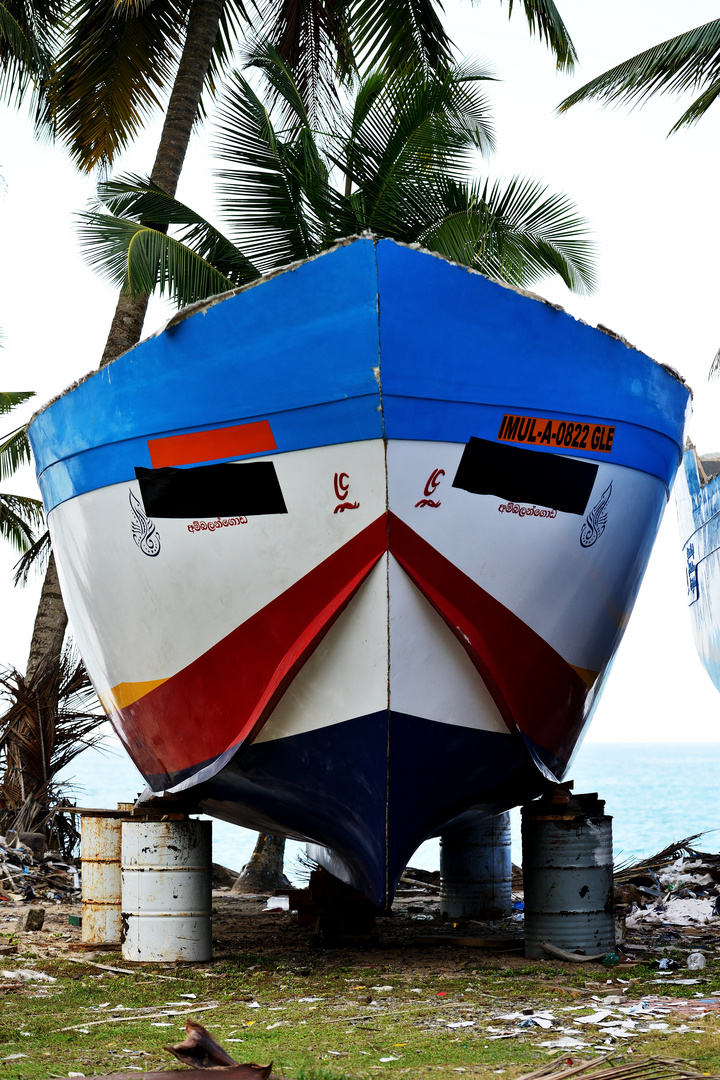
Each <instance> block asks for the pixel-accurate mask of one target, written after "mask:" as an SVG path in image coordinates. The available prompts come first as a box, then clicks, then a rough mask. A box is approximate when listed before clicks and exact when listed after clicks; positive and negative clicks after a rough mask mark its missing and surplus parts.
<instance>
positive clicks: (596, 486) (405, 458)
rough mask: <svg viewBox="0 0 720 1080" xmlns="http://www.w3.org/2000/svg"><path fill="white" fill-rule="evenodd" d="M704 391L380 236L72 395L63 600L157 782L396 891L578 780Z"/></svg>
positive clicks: (59, 447) (64, 483)
mask: <svg viewBox="0 0 720 1080" xmlns="http://www.w3.org/2000/svg"><path fill="white" fill-rule="evenodd" d="M274 311H281V312H284V313H285V318H286V320H287V323H288V326H287V327H279V326H277V325H275V323H274V322H273V320H272V319H269V318H268V315H269V313H272V312H274ZM289 341H290V342H291V343H292V345H293V348H292V349H290V348H289V347H288V342H289ZM199 363H201V364H202V373H203V375H202V378H200V379H199V378H198V376H199V372H198V364H199ZM638 388H640V390H641V391H642V392H639V389H638ZM687 399H688V394H687V391H686V389H685V387H684V386H683V385H682V384H681V383H680V382H679V381H678V380H677V379H676V378H674V377H673V376H672V375H671V374H669V373H668V372H667V371H665V370H663V369H662V368H660V367H659V366H658V365H655V364H653V362H652V361H650V360H649V359H648V358H647V357H644V356H643V355H642V354H640V353H638V352H636V351H635V350H632V349H630V348H628V347H627V346H626V344H625V343H624V342H621V341H618V340H617V339H615V338H612V337H610V336H608V335H606V334H603V333H601V332H600V331H596V330H592V329H591V328H589V327H586V326H584V325H583V324H579V323H577V322H575V321H574V320H572V319H569V318H568V316H566V315H564V314H563V313H560V312H558V311H557V310H556V309H555V308H553V307H551V306H550V305H546V304H544V303H542V302H540V301H538V300H537V299H535V298H531V297H529V296H526V295H522V294H519V293H517V292H515V291H513V290H509V289H506V288H504V287H502V286H499V285H496V284H493V283H491V282H488V281H487V280H486V279H484V278H482V277H481V276H480V275H477V274H474V273H471V272H469V271H467V270H465V269H463V268H459V267H456V266H453V265H452V264H449V263H447V262H445V261H444V260H439V259H437V258H435V257H433V256H430V255H428V254H426V253H422V252H418V251H412V250H409V249H406V248H402V247H401V246H399V245H395V244H391V243H390V242H387V241H381V242H374V241H372V240H361V241H357V242H355V243H353V244H349V245H347V246H343V247H341V248H339V249H336V250H335V251H333V252H331V253H329V254H328V255H326V256H323V257H321V258H319V259H317V260H313V261H311V262H308V263H305V264H300V265H299V266H298V267H297V268H296V269H294V270H291V271H289V272H287V273H286V274H283V275H279V276H278V277H276V278H274V279H272V280H270V281H268V282H266V283H264V284H263V285H261V286H258V287H257V288H254V289H248V290H245V291H243V292H241V293H240V294H238V295H236V296H233V297H231V298H229V299H227V300H225V301H224V302H222V303H218V304H216V305H214V306H208V307H206V308H204V309H203V312H202V314H200V313H199V314H197V315H195V316H193V317H186V318H185V319H184V320H183V321H182V322H180V323H179V325H177V326H175V327H173V328H171V329H170V330H168V331H166V332H165V334H163V335H161V336H160V337H158V338H156V339H152V340H150V341H148V342H145V343H143V344H142V345H141V346H139V347H138V348H137V349H136V350H134V351H133V352H131V353H129V354H126V355H125V356H124V357H122V358H120V360H118V361H116V362H115V364H113V365H112V366H111V368H110V369H105V370H103V371H102V372H98V373H96V374H95V375H93V376H92V377H91V378H89V379H88V380H86V381H85V382H84V383H82V384H80V385H79V386H78V387H76V388H75V389H73V390H72V391H71V392H69V393H68V394H66V395H65V396H64V397H63V398H61V399H59V400H58V401H57V402H56V403H54V404H52V405H51V406H50V407H49V408H48V409H46V410H45V411H44V412H42V413H41V414H39V416H38V418H37V419H36V420H35V422H34V424H33V427H32V429H31V438H32V439H33V444H34V448H35V452H36V457H37V460H38V467H39V479H40V483H41V488H42V490H43V496H44V498H45V501H46V506H47V508H48V519H49V523H50V529H51V533H52V538H53V546H54V549H55V551H56V554H57V559H58V569H59V573H60V578H61V584H62V588H63V595H64V596H65V598H66V604H67V607H68V612H69V614H70V618H71V623H72V626H73V632H74V634H75V636H76V638H77V640H78V644H79V646H80V649H81V652H82V655H83V657H84V659H85V662H86V665H87V667H88V670H89V672H90V674H91V677H92V678H93V681H94V684H95V687H96V689H97V691H98V694H99V696H100V699H101V701H102V702H103V705H104V706H105V708H106V710H107V712H108V715H109V716H110V718H111V720H112V722H113V724H114V726H115V728H116V730H117V731H118V734H119V735H120V738H121V739H122V740H123V742H124V744H125V746H126V748H127V750H128V753H129V754H130V755H131V757H132V758H133V760H134V761H135V763H136V764H137V766H138V768H139V769H140V771H141V772H142V773H143V775H144V776H145V777H146V778H147V780H148V784H149V786H150V788H151V789H152V790H153V791H155V792H161V791H168V790H170V791H183V790H192V794H193V797H195V798H197V799H198V800H199V802H200V804H201V805H202V806H203V807H204V808H205V809H207V810H208V812H211V813H213V814H215V815H216V816H218V817H222V818H225V819H227V820H230V821H236V822H238V823H241V824H246V825H250V826H256V827H258V828H267V829H272V830H276V831H280V832H284V833H287V834H289V835H295V836H300V837H303V838H307V839H309V840H311V841H313V842H315V843H316V844H317V845H320V846H322V847H323V848H324V849H328V854H327V855H326V861H327V862H328V863H329V864H331V865H332V867H333V869H335V870H336V871H337V872H339V873H340V874H341V875H342V876H343V877H344V878H345V879H346V880H348V881H350V882H352V883H353V884H355V885H357V886H358V887H360V888H362V889H363V890H364V891H365V892H366V893H367V895H369V896H370V897H371V898H372V899H373V900H374V901H375V902H377V903H379V904H383V903H386V902H388V900H389V899H390V898H391V896H392V892H393V890H394V886H395V882H396V880H397V877H398V876H399V874H400V873H401V871H402V869H403V867H404V865H405V863H406V861H407V859H408V858H409V857H410V855H411V854H412V852H413V850H414V849H415V847H416V846H417V845H418V844H419V843H421V842H422V841H423V840H424V839H425V838H426V837H427V836H428V835H431V834H433V833H434V832H437V831H438V830H440V829H441V828H442V827H443V826H444V825H446V824H447V823H448V822H450V821H453V820H455V819H457V818H458V817H459V816H461V815H463V814H464V813H467V812H468V811H470V810H480V811H482V812H485V813H497V812H500V811H501V810H505V809H507V808H508V807H509V806H512V805H515V804H517V803H518V802H520V801H524V800H526V799H528V798H531V797H534V796H535V795H536V794H538V793H539V792H540V791H541V790H542V787H543V784H546V783H547V782H548V780H550V781H552V780H553V779H554V778H560V777H562V775H563V774H564V772H565V771H566V769H567V767H568V763H569V761H570V758H571V756H572V753H573V751H574V749H575V748H576V747H577V745H578V744H579V740H580V739H581V737H582V734H583V732H584V730H585V729H586V727H587V724H588V722H589V720H590V717H591V715H592V712H593V709H594V707H595V705H596V703H597V700H598V696H599V692H600V689H601V686H602V681H603V678H604V675H605V673H606V672H607V670H608V667H609V665H610V663H611V661H612V658H613V656H614V654H615V652H616V650H617V647H618V645H619V642H620V639H621V637H622V633H623V631H624V628H625V625H626V622H627V618H628V616H629V613H630V611H631V609H632V605H633V603H634V600H635V596H636V594H637V590H638V588H639V584H640V581H641V578H642V574H643V572H644V569H645V566H646V564H647V560H648V558H649V555H650V551H651V548H652V544H653V542H654V539H655V535H656V533H657V529H658V527H659V522H660V519H661V516H662V513H663V511H664V507H665V504H666V501H667V496H668V489H669V485H670V484H671V483H672V479H673V476H674V472H675V469H676V467H677V462H678V460H679V447H680V445H681V440H682V430H683V424H684V417H685V411H686V407H687Z"/></svg>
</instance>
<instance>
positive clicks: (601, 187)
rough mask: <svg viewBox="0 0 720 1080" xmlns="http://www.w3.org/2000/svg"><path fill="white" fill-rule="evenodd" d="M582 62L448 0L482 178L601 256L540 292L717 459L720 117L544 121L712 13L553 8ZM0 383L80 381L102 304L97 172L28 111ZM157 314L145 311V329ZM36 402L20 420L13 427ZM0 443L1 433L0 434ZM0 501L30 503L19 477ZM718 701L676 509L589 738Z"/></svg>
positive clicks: (96, 341)
mask: <svg viewBox="0 0 720 1080" xmlns="http://www.w3.org/2000/svg"><path fill="white" fill-rule="evenodd" d="M558 7H559V9H560V11H561V13H562V15H563V18H564V19H565V22H566V25H567V27H568V29H569V31H570V34H571V36H572V38H573V40H574V42H575V45H576V47H577V50H578V54H579V57H580V65H579V67H578V68H577V70H576V73H575V74H574V75H571V76H567V75H563V74H560V73H558V72H556V70H555V66H554V62H553V59H552V57H551V55H550V54H549V52H548V51H547V50H546V48H545V47H544V46H543V45H542V44H540V43H539V42H538V41H537V40H532V39H530V37H529V34H528V31H527V24H526V22H525V17H524V14H523V13H522V11H521V9H520V7H519V5H516V9H515V11H514V14H513V16H512V19H511V20H510V21H508V17H507V4H501V3H500V2H499V0H482V3H477V4H475V5H471V4H470V2H469V0H465V2H464V3H456V2H455V0H448V3H447V5H446V23H447V25H448V27H449V30H450V33H451V36H452V37H453V39H454V40H455V42H456V43H457V44H458V45H459V46H460V47H461V48H462V51H463V52H464V53H465V55H472V56H475V57H479V58H482V59H484V60H486V61H487V62H488V63H489V65H490V66H491V67H492V69H493V70H494V72H495V73H496V75H497V76H498V79H499V80H501V81H498V82H497V83H494V84H491V86H490V89H489V93H490V96H491V100H492V101H493V102H494V107H495V116H496V126H497V132H498V152H497V154H496V155H495V156H494V158H493V159H492V160H491V161H488V162H483V163H482V165H481V172H482V173H483V174H487V175H490V176H492V177H495V176H502V177H506V178H507V177H509V176H511V175H513V174H515V173H518V174H521V175H524V176H532V177H534V178H536V179H540V180H543V181H544V182H546V183H547V185H548V187H549V188H550V190H552V191H562V192H565V193H567V194H568V195H569V196H571V197H572V199H573V200H574V202H575V203H576V205H577V207H578V209H579V210H580V211H581V212H582V214H583V215H584V216H585V217H586V218H587V219H588V221H589V223H590V224H591V227H592V230H593V233H594V236H595V240H596V243H597V246H598V265H599V287H598V289H597V291H596V292H595V293H594V294H593V295H592V296H589V297H588V296H574V295H572V294H570V293H569V292H568V291H567V289H566V288H565V286H564V285H562V283H560V282H544V283H542V284H541V285H539V286H537V287H536V291H537V292H539V293H540V294H541V295H544V296H546V297H547V298H548V299H550V300H552V301H554V302H556V303H560V304H562V305H563V306H564V307H565V309H566V310H567V311H569V312H570V313H571V314H573V315H575V316H576V317H578V318H582V319H584V320H586V321H587V322H589V323H591V324H593V325H595V324H597V323H598V322H599V323H602V324H603V325H605V326H608V327H611V328H612V329H613V330H615V331H617V332H619V333H621V334H622V335H623V336H625V337H626V338H627V339H628V340H629V341H631V342H632V343H633V344H634V345H636V346H637V347H638V348H640V349H642V350H643V351H644V352H647V353H648V354H649V355H650V356H652V357H654V358H655V359H656V360H658V361H661V362H663V363H666V364H670V365H672V366H673V367H675V368H677V369H678V370H679V371H680V372H681V373H682V374H683V375H684V377H685V378H686V380H687V381H688V383H689V384H690V386H691V387H692V388H693V390H694V394H695V397H694V415H693V419H692V422H691V425H690V428H689V434H690V436H691V438H692V439H693V441H694V442H695V443H696V445H697V446H698V449H699V450H700V451H701V452H707V451H710V450H720V382H718V383H709V382H708V378H707V373H708V369H709V366H710V363H711V361H712V358H713V356H714V354H715V352H716V350H717V349H718V347H720V304H718V299H717V298H718V285H719V284H720V265H719V264H718V259H717V252H718V250H720V215H718V207H717V174H718V165H719V164H720V162H718V145H719V144H720V140H718V128H719V125H720V104H716V105H715V106H714V107H713V108H712V109H711V110H710V113H709V114H708V115H707V116H706V117H705V119H704V120H702V121H701V122H700V124H699V125H697V126H696V127H695V128H693V129H691V130H689V131H685V132H683V133H681V134H677V135H674V136H672V137H671V138H667V137H666V136H667V132H668V131H669V129H670V127H671V126H672V124H673V122H674V120H675V119H676V118H677V117H678V116H679V115H680V113H681V111H682V110H683V104H682V102H681V101H678V100H674V99H671V98H660V99H655V100H653V101H652V102H650V103H648V104H647V105H645V106H644V107H643V108H635V109H634V110H630V109H629V108H628V107H627V106H621V107H618V108H614V109H608V108H605V109H603V108H601V107H600V106H598V105H596V104H585V105H581V106H578V107H576V108H575V109H574V110H572V111H571V112H570V113H569V114H566V115H563V116H560V117H558V116H557V115H556V114H555V108H556V106H557V104H558V102H559V101H560V100H561V99H562V98H563V97H565V96H566V95H567V94H568V93H570V92H571V91H572V90H573V89H574V88H576V87H577V86H579V85H581V83H582V82H583V81H585V80H587V79H589V78H591V77H592V76H594V75H596V74H599V73H600V72H601V71H604V70H606V69H607V68H608V67H610V66H612V65H613V64H616V63H618V62H620V61H621V60H623V59H625V58H626V57H627V56H629V55H632V54H633V53H635V52H638V51H640V50H641V49H644V48H647V47H649V46H650V45H653V44H655V43H657V42H658V41H661V40H664V39H665V38H667V37H670V36H672V35H674V34H677V33H680V32H682V31H684V30H687V29H690V28H691V27H694V26H697V25H700V24H701V23H704V22H708V21H710V20H711V19H714V18H717V17H718V15H719V14H720V12H719V11H718V4H717V3H711V2H709V0H685V2H684V3H683V4H682V5H680V4H677V3H676V2H668V0H632V3H628V2H627V0H603V3H602V4H597V3H593V4H590V3H588V2H587V0H558ZM157 135H158V130H157V128H154V129H151V130H149V131H148V132H147V133H146V134H145V135H144V136H143V137H142V138H141V139H140V140H139V141H138V142H137V143H136V145H135V146H134V147H133V149H132V152H130V153H128V154H127V155H126V156H125V157H124V158H123V159H122V161H121V162H120V163H119V164H118V166H117V168H116V170H115V171H116V172H119V171H122V170H133V171H137V172H149V170H150V167H151V165H152V159H153V156H154V148H155V144H156V142H157ZM209 140H210V133H209V132H208V130H204V131H201V132H200V133H199V134H198V135H196V136H194V138H193V142H192V144H191V148H190V154H189V159H188V163H187V165H186V168H185V171H184V173H183V177H182V180H181V184H180V188H179V191H178V196H179V197H180V198H181V199H183V200H184V201H186V202H189V203H190V204H191V205H193V206H195V207H196V208H197V209H198V210H200V211H201V212H203V213H205V214H207V215H212V214H213V213H214V205H213V199H212V165H213V163H212V159H211V156H210V153H209V150H208V142H209ZM0 175H2V178H3V186H2V190H1V191H0V236H2V241H3V255H2V258H0V328H2V332H3V346H4V347H3V348H2V350H0V386H1V387H2V389H4V390H26V389H31V390H35V391H36V394H37V396H36V398H35V399H34V404H33V407H32V408H35V407H37V406H39V405H41V404H42V403H44V402H45V401H47V400H48V399H49V398H51V397H53V396H55V395H56V394H57V393H59V392H61V391H62V390H63V389H64V388H65V387H66V386H67V385H68V384H70V383H71V382H73V381H74V380H75V379H76V378H78V377H80V376H82V375H84V374H85V373H86V372H88V371H90V370H91V369H93V368H95V367H96V366H97V364H98V362H99V359H100V355H101V353H102V349H103V345H104V342H105V338H106V336H107V331H108V328H109V325H110V320H111V318H112V314H113V311H114V308H115V301H116V296H115V293H114V291H113V290H112V289H111V288H110V287H109V286H107V285H105V284H104V283H103V282H102V281H101V280H100V279H99V278H98V277H96V276H95V275H94V274H93V273H92V272H91V271H90V270H89V269H88V268H87V267H86V266H85V264H84V263H83V261H82V259H81V256H80V253H79V249H78V244H77V240H76V235H75V225H74V215H75V214H76V213H77V211H78V210H80V209H82V208H83V207H84V206H86V204H87V202H88V200H89V199H91V198H92V195H93V192H94V187H95V182H96V178H94V177H81V176H79V175H78V174H77V172H76V171H75V170H74V169H73V167H72V165H71V164H70V162H69V161H68V159H67V157H66V155H65V154H64V152H63V151H62V149H61V148H58V147H55V148H53V147H52V146H49V145H47V144H41V143H38V142H37V141H36V140H35V139H34V138H33V135H32V131H31V125H30V123H29V120H28V118H27V116H23V115H18V114H15V113H13V112H11V111H7V110H6V111H0ZM170 313H171V309H169V308H168V307H166V306H164V305H163V304H161V303H159V302H154V303H153V305H152V306H151V310H150V313H149V316H148V319H147V321H146V325H145V332H146V334H147V333H150V332H154V331H155V330H156V329H158V328H159V326H160V325H162V323H163V321H164V320H165V319H166V318H167V317H168V316H169V314H170ZM32 408H27V409H25V410H23V411H20V410H18V412H17V416H18V420H19V421H24V420H26V419H27V418H28V417H29V415H30V413H31V412H32ZM6 430H9V425H5V426H3V427H2V428H1V429H0V433H2V432H4V431H6ZM4 486H5V490H15V491H19V492H23V493H25V494H36V493H37V489H36V487H35V485H34V480H33V475H32V472H31V471H30V470H23V471H22V473H20V474H18V476H17V477H15V478H14V479H13V480H12V481H10V482H6V483H5V485H4ZM14 561H15V556H14V555H13V553H12V552H10V551H9V550H7V549H1V548H0V666H8V665H16V666H18V667H19V668H21V669H23V668H24V665H25V662H26V659H27V650H28V645H29V640H30V633H31V630H32V621H33V618H34V614H35V608H36V604H37V597H38V594H39V581H37V580H36V581H33V579H32V578H31V581H30V583H29V585H28V586H27V587H26V588H25V589H14V588H13V587H12V584H11V568H12V565H13V563H14ZM719 718H720V696H719V695H718V693H717V691H715V689H714V688H713V686H712V684H711V683H710V680H709V678H708V677H707V675H706V674H705V672H704V670H703V668H702V666H701V664H700V662H699V660H698V658H697V655H696V652H695V647H694V644H693V641H692V635H691V630H690V619H689V615H688V611H687V601H686V593H685V571H684V560H683V557H682V550H681V542H680V538H679V534H678V529H677V522H676V515H675V507H674V500H673V499H672V498H671V499H670V502H669V504H668V508H667V513H666V516H665V520H664V522H663V525H662V527H661V531H660V535H659V537H658V542H657V545H656V548H655V550H654V552H653V556H652V559H651V562H650V566H649V568H648V571H647V574H646V576H645V580H644V582H643V585H642V588H641V591H640V595H639V598H638V601H637V604H636V608H635V611H634V613H633V616H632V618H631V620H630V625H629V627H628V630H627V632H626V635H625V638H624V640H623V643H622V645H621V647H620V650H619V653H618V656H617V658H616V661H615V664H614V668H613V671H612V672H611V674H610V677H609V679H608V680H607V684H606V689H605V692H604V695H603V698H602V700H601V702H600V705H599V707H598V710H597V713H596V716H595V719H594V721H593V724H592V726H591V729H590V732H589V733H588V735H587V737H586V739H587V742H592V741H598V742H633V743H642V742H663V741H695V742H705V741H717V740H718V738H719V737H720V729H719V725H718V719H719Z"/></svg>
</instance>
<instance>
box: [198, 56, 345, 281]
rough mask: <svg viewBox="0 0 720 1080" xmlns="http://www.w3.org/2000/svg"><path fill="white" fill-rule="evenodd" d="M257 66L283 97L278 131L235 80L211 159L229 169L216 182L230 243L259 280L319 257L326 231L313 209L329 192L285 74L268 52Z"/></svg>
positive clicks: (299, 102) (305, 121)
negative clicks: (260, 276)
mask: <svg viewBox="0 0 720 1080" xmlns="http://www.w3.org/2000/svg"><path fill="white" fill-rule="evenodd" d="M260 63H262V64H263V70H264V72H265V75H266V78H267V80H268V82H269V83H270V85H271V87H272V88H273V91H274V92H275V93H277V94H278V95H280V96H281V97H282V101H283V107H282V109H281V112H282V114H283V115H284V117H285V120H284V128H283V130H280V131H279V132H278V131H276V129H275V126H274V125H273V122H272V120H271V117H270V113H269V109H268V107H267V106H266V105H265V104H264V103H263V102H262V101H261V100H260V98H259V97H258V95H257V94H256V93H255V91H254V90H253V88H252V87H251V86H250V84H249V82H248V81H247V80H246V79H245V78H244V76H242V75H241V74H239V73H235V76H234V78H233V80H232V81H231V83H230V85H229V87H228V90H227V94H226V97H225V99H224V102H223V105H222V107H221V110H220V113H219V118H218V138H217V140H216V153H217V155H218V157H219V158H220V159H221V160H223V161H224V162H226V163H227V165H228V166H229V167H227V168H224V169H222V170H220V171H219V172H218V173H217V176H218V178H219V180H220V184H219V186H218V192H219V195H220V200H221V206H222V209H223V213H224V215H225V216H226V218H227V220H228V222H229V225H230V228H231V235H232V238H233V240H234V241H235V242H236V243H237V244H238V246H239V247H240V248H241V250H242V251H243V252H244V253H245V255H246V256H247V258H248V259H250V261H251V262H252V263H253V264H254V265H255V266H257V267H258V269H259V270H261V271H262V272H265V271H267V270H270V269H273V268H275V267H276V266H281V265H284V264H285V263H288V262H292V261H294V260H296V259H304V258H307V257H308V256H309V255H313V254H315V252H316V251H317V250H318V243H319V238H320V237H322V236H323V235H324V229H323V225H322V222H319V221H318V220H317V217H316V215H315V214H314V213H313V209H312V207H313V203H315V204H317V202H318V201H319V200H318V193H319V191H320V190H321V189H323V188H324V187H327V168H326V166H325V164H324V162H323V161H322V157H321V155H320V153H319V150H318V146H317V143H316V141H315V139H314V137H313V133H312V129H311V126H310V122H309V118H308V115H307V112H306V110H305V106H304V104H303V101H302V96H301V94H300V92H299V90H298V87H297V85H296V84H295V82H294V80H293V78H292V75H291V73H290V72H289V70H288V68H287V67H286V65H285V64H284V62H283V61H282V59H281V58H280V56H279V55H278V54H277V52H276V50H275V49H274V48H273V47H272V46H268V47H267V51H266V53H265V58H264V59H262V58H261V57H260V56H259V55H258V58H257V66H259V65H260ZM285 132H287V137H284V136H285ZM308 192H314V193H315V196H314V198H312V197H311V198H308V197H307V195H308ZM320 201H321V200H320Z"/></svg>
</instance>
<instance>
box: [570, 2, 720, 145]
mask: <svg viewBox="0 0 720 1080" xmlns="http://www.w3.org/2000/svg"><path fill="white" fill-rule="evenodd" d="M698 90H700V93H699V94H698V96H697V97H696V98H695V100H694V101H693V102H692V104H691V105H690V106H689V107H688V108H687V109H686V110H685V112H684V113H683V114H682V116H681V117H680V119H679V120H677V122H676V123H675V124H674V125H673V127H672V128H671V134H672V132H674V131H677V130H678V129H679V128H681V127H685V126H687V125H689V124H694V123H696V122H697V121H698V120H699V119H700V117H701V116H704V115H705V113H706V112H707V110H708V109H709V108H710V106H711V105H712V103H713V102H714V101H715V100H716V98H717V97H718V95H719V94H720V19H715V20H713V22H709V23H705V24H704V25H703V26H698V27H697V28H696V29H694V30H688V31H687V32H686V33H684V34H680V35H679V36H678V37H674V38H669V39H668V40H667V41H662V42H661V43H660V44H659V45H655V46H653V48H651V49H646V50H645V52H641V53H638V55H637V56H632V57H631V58H630V59H629V60H625V61H623V63H622V64H618V65H617V66H616V67H614V68H610V70H609V71H606V72H604V73H603V74H602V75H598V77H597V78H595V79H592V80H591V81H590V82H588V83H586V84H585V85H584V86H581V87H580V89H579V90H576V91H575V92H574V93H573V94H570V96H569V97H567V98H565V100H564V101H563V102H561V104H560V106H559V108H560V111H561V112H564V111H566V110H567V109H569V108H571V107H572V106H573V105H576V104H577V103H578V102H579V101H587V100H589V99H591V98H594V99H596V100H597V101H600V102H603V103H605V102H613V101H626V102H629V103H634V104H641V103H642V102H644V101H646V100H647V98H649V97H651V96H652V95H653V94H656V93H667V94H683V93H688V92H690V93H696V92H697V91H698Z"/></svg>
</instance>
